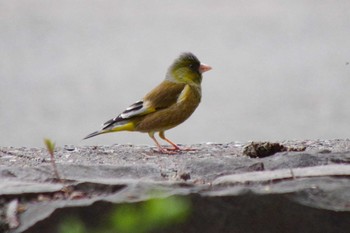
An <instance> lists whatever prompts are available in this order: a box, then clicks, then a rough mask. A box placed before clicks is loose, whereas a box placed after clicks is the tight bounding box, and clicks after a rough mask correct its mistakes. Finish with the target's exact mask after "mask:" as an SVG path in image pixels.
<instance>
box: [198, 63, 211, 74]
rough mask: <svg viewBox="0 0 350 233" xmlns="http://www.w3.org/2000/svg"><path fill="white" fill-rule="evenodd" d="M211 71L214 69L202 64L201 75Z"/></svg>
mask: <svg viewBox="0 0 350 233" xmlns="http://www.w3.org/2000/svg"><path fill="white" fill-rule="evenodd" d="M211 69H212V68H211V66H208V65H206V64H203V63H201V65H200V66H199V73H201V74H202V73H204V72H207V71H209V70H211Z"/></svg>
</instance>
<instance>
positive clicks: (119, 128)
mask: <svg viewBox="0 0 350 233" xmlns="http://www.w3.org/2000/svg"><path fill="white" fill-rule="evenodd" d="M134 130H135V125H134V123H133V122H127V123H124V124H121V125H119V124H118V125H114V126H113V125H112V127H110V128H104V129H101V130H98V131H95V132H93V133H91V134H89V135H88V136H86V137H85V138H83V140H84V139H88V138H92V137H95V136H97V135H100V134H105V133H112V132H118V131H134Z"/></svg>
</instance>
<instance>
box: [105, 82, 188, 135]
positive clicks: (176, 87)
mask: <svg viewBox="0 0 350 233" xmlns="http://www.w3.org/2000/svg"><path fill="white" fill-rule="evenodd" d="M184 87H185V85H184V84H178V83H172V82H169V81H164V82H162V83H161V84H159V85H158V86H157V87H156V88H154V89H153V90H152V91H151V92H149V93H148V94H147V95H146V96H145V97H144V98H143V100H140V101H137V102H135V103H133V104H132V105H130V106H129V107H128V108H127V109H125V111H124V112H122V113H121V114H119V115H118V116H117V117H115V118H113V119H111V120H109V121H107V122H105V123H104V124H103V129H107V128H109V127H110V126H112V125H114V124H115V123H118V122H122V121H123V122H125V121H126V120H131V119H132V118H135V117H139V116H143V115H146V114H149V113H152V112H155V111H157V110H160V109H165V108H168V107H170V106H171V105H173V104H175V103H176V102H177V100H178V97H179V96H180V94H181V92H182V91H183V89H184Z"/></svg>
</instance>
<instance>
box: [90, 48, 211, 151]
mask: <svg viewBox="0 0 350 233" xmlns="http://www.w3.org/2000/svg"><path fill="white" fill-rule="evenodd" d="M211 69H212V68H211V67H210V66H208V65H205V64H203V63H201V62H200V61H199V60H198V58H197V57H196V56H195V55H193V54H192V53H189V52H187V53H183V54H181V55H180V56H179V57H178V58H177V59H176V60H175V61H174V62H173V64H172V65H171V66H170V67H169V69H168V72H167V73H166V77H165V80H164V81H163V82H162V83H160V84H159V85H158V86H157V87H155V88H154V89H153V90H152V91H151V92H149V93H148V94H147V95H146V96H145V97H143V99H142V100H140V101H137V102H136V103H134V104H132V105H130V106H129V107H128V108H127V109H126V110H125V111H124V112H122V113H121V114H119V115H118V116H117V117H115V118H113V119H111V120H109V121H107V122H106V123H104V124H103V126H102V129H101V130H99V131H96V132H93V133H91V134H89V135H87V136H86V137H85V138H84V139H87V138H91V137H94V136H97V135H100V134H105V133H111V132H118V131H138V132H144V133H148V135H149V136H150V137H151V138H152V140H153V141H154V142H155V143H156V145H157V147H158V149H159V151H160V152H161V153H167V154H171V153H173V152H172V151H178V150H181V149H180V148H179V147H178V146H177V145H176V144H175V143H173V142H172V141H170V140H169V139H167V138H166V137H165V135H164V132H165V131H166V130H168V129H171V128H174V127H175V126H177V125H179V124H181V123H182V122H184V121H185V120H186V119H187V118H189V117H190V116H191V114H192V113H193V112H194V110H195V109H196V108H197V106H198V105H199V103H200V101H201V96H202V91H201V82H202V74H203V73H204V72H206V71H208V70H211ZM157 132H159V137H160V138H162V139H163V140H165V141H166V142H168V143H169V144H171V145H172V146H173V147H172V148H164V147H162V146H161V145H160V144H159V143H158V141H157V140H156V138H155V137H154V134H155V133H157Z"/></svg>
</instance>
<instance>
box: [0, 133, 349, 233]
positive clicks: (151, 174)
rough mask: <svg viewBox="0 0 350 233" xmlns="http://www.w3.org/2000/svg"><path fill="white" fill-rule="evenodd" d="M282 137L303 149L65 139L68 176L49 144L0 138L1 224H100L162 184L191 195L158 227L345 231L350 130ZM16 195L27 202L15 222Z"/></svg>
mask: <svg viewBox="0 0 350 233" xmlns="http://www.w3.org/2000/svg"><path fill="white" fill-rule="evenodd" d="M273 143H274V142H273ZM279 143H280V144H281V145H282V146H283V148H305V150H304V151H289V150H288V149H286V150H285V151H283V152H280V153H276V154H274V155H272V156H268V157H264V158H250V157H248V156H245V155H243V151H244V146H246V145H248V144H249V143H206V144H197V145H191V147H193V148H197V150H196V151H188V152H181V153H179V154H176V155H163V154H159V153H157V152H156V151H155V150H154V148H153V147H149V146H133V145H113V146H96V147H74V146H65V147H63V148H56V151H55V158H56V163H57V167H58V170H59V173H60V175H61V177H62V178H63V179H64V183H60V182H57V180H56V179H55V177H54V175H53V174H54V173H53V171H52V167H51V163H50V157H49V155H48V154H47V152H46V150H45V149H43V148H12V147H2V148H0V231H1V229H2V231H4V232H57V226H58V225H59V224H60V222H61V221H62V220H63V219H64V218H65V217H67V216H71V215H74V216H79V218H81V219H82V221H83V222H84V223H85V224H86V225H87V226H88V225H89V224H90V225H95V224H97V222H99V223H101V222H103V221H104V219H105V218H106V216H107V215H108V213H109V211H111V210H112V209H114V208H116V207H117V206H118V205H120V204H121V203H129V202H135V203H138V202H143V201H145V200H148V199H150V198H154V197H155V196H154V194H153V195H151V194H150V193H152V191H154V190H157V193H159V194H157V195H160V196H161V197H167V196H172V195H179V196H184V197H186V198H188V199H189V200H190V201H191V203H192V204H191V205H192V212H191V215H190V217H189V219H187V221H186V222H184V223H182V224H180V225H176V226H171V230H169V229H160V230H159V231H157V232H169V231H171V232H235V233H237V232H238V233H239V232H245V233H250V232H287V233H289V232H347V231H348V229H349V227H350V140H323V141H322V140H305V141H283V142H279ZM67 190H68V191H67ZM153 193H154V192H153ZM14 199H18V200H19V205H20V206H22V207H23V209H24V210H23V211H20V212H19V213H18V216H19V222H20V225H19V226H18V227H17V228H13V229H10V230H8V229H6V226H7V222H6V208H7V207H8V203H9V202H10V201H11V200H14ZM19 209H21V208H19Z"/></svg>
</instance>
